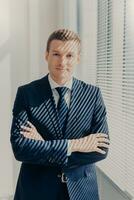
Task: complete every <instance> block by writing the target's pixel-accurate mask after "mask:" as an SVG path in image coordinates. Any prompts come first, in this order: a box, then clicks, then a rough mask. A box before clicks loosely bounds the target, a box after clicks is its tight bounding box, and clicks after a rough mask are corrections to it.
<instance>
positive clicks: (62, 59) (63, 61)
mask: <svg viewBox="0 0 134 200" xmlns="http://www.w3.org/2000/svg"><path fill="white" fill-rule="evenodd" d="M60 65H61V66H63V67H64V66H65V65H66V58H65V57H64V56H62V57H61V58H60Z"/></svg>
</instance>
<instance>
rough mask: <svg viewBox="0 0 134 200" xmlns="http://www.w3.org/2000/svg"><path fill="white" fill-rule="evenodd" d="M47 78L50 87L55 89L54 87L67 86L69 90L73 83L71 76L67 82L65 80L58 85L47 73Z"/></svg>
mask: <svg viewBox="0 0 134 200" xmlns="http://www.w3.org/2000/svg"><path fill="white" fill-rule="evenodd" d="M48 80H49V83H50V86H51V89H55V88H56V87H67V88H69V89H70V90H71V89H72V83H73V78H71V79H70V80H69V81H68V82H66V83H65V84H64V85H59V84H58V83H56V82H55V81H54V80H53V79H52V78H51V76H50V74H49V75H48Z"/></svg>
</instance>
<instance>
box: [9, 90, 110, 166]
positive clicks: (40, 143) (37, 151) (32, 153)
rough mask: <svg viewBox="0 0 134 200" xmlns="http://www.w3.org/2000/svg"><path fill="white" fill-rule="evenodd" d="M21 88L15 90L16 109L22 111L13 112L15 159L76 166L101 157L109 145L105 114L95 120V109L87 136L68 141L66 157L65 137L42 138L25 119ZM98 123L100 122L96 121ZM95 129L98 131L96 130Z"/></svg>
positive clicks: (12, 139)
mask: <svg viewBox="0 0 134 200" xmlns="http://www.w3.org/2000/svg"><path fill="white" fill-rule="evenodd" d="M23 102H24V101H23V96H22V91H21V90H18V93H17V97H16V101H15V105H14V107H15V109H14V110H18V108H19V107H20V108H21V110H22V111H21V112H18V111H17V112H16V111H14V117H13V123H12V129H11V143H12V148H13V152H14V155H15V157H16V159H17V160H20V161H23V162H28V163H34V164H43V165H51V166H52V165H54V166H61V167H69V168H72V167H77V166H79V165H83V164H90V163H94V162H97V161H100V160H102V159H104V158H105V157H106V155H107V151H108V147H109V139H108V133H107V129H105V128H104V127H105V123H106V122H105V114H104V113H103V112H101V113H102V116H99V117H100V119H101V120H99V121H98V116H97V113H99V112H98V111H99V110H98V109H100V108H99V106H98V107H97V109H96V113H95V117H96V119H95V117H94V124H93V129H92V132H91V134H90V135H88V136H86V137H83V138H80V139H73V140H70V141H69V142H70V149H71V152H72V154H71V155H70V156H69V157H68V156H67V151H68V140H67V139H62V140H61V139H60V140H59V139H57V140H49V141H48V140H45V139H44V138H42V137H41V135H40V134H39V133H38V131H37V130H36V127H34V125H33V124H32V123H30V122H28V116H27V112H26V110H25V106H24V104H23ZM20 104H21V105H20ZM99 123H100V124H99ZM97 131H98V132H97Z"/></svg>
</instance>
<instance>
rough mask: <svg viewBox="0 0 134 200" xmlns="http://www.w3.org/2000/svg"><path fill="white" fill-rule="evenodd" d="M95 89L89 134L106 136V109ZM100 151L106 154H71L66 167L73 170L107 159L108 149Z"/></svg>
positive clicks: (99, 92) (99, 93) (100, 95)
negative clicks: (104, 134)
mask: <svg viewBox="0 0 134 200" xmlns="http://www.w3.org/2000/svg"><path fill="white" fill-rule="evenodd" d="M97 89H98V92H97V96H96V102H95V107H94V112H93V118H92V124H91V131H90V134H91V133H92V134H93V133H106V134H108V132H109V131H108V125H107V118H106V107H105V104H104V101H103V98H102V94H101V91H100V89H99V88H97ZM108 135H109V134H108ZM101 149H103V150H105V152H106V154H101V153H98V152H90V153H82V152H73V153H72V154H71V156H69V159H68V164H67V166H68V167H69V168H73V167H78V166H81V165H85V164H92V163H95V162H98V161H101V160H103V159H105V158H106V157H107V153H108V149H106V148H101Z"/></svg>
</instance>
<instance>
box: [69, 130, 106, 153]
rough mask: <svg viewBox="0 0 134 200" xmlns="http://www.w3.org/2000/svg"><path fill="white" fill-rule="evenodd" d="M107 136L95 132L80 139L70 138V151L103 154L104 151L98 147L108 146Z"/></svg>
mask: <svg viewBox="0 0 134 200" xmlns="http://www.w3.org/2000/svg"><path fill="white" fill-rule="evenodd" d="M107 137H108V135H107V134H104V133H95V134H90V135H88V136H86V137H83V138H80V139H73V140H70V141H71V142H70V149H71V152H75V151H79V152H86V153H88V152H99V153H101V154H105V153H106V152H105V151H104V150H102V149H101V148H99V147H105V148H109V144H110V140H109V139H108V138H107Z"/></svg>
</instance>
